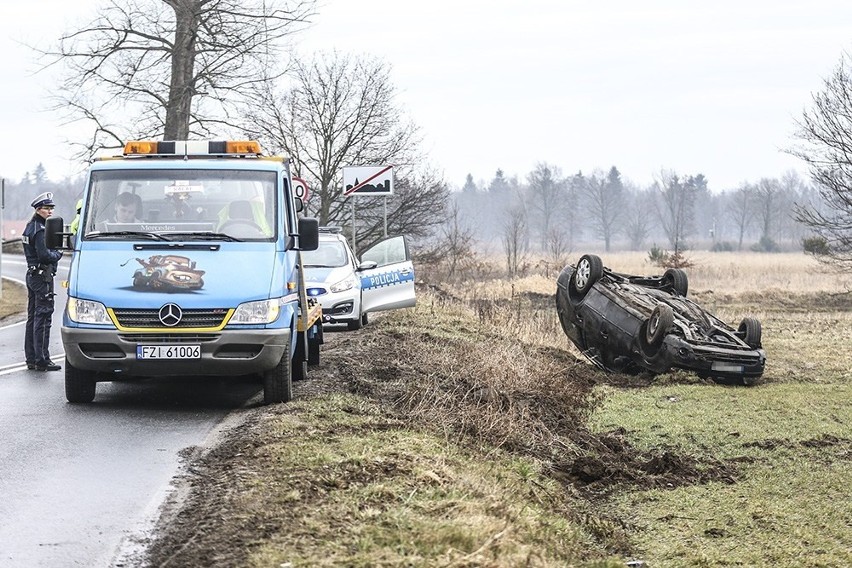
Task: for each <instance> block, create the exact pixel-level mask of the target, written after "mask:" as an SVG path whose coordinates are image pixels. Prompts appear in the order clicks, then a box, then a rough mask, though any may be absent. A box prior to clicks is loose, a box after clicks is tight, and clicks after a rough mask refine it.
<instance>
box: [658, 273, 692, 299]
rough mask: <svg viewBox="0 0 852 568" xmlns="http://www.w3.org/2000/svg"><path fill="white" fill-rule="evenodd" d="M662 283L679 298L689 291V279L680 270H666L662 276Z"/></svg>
mask: <svg viewBox="0 0 852 568" xmlns="http://www.w3.org/2000/svg"><path fill="white" fill-rule="evenodd" d="M663 281H664V282H665V283H667V284H668V285H670V286H671V287H672V290H674V291H675V292H677V293H678V294H680V295H681V296H686V293H687V292H688V291H689V278H688V277H687V276H686V272H684V271H683V270H681V269H680V268H669V269H668V270H666V272H665V274H664V275H663Z"/></svg>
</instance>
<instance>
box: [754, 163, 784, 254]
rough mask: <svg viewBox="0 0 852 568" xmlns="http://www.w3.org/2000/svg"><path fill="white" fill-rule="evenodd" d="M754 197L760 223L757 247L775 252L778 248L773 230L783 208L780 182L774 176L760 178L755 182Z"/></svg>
mask: <svg viewBox="0 0 852 568" xmlns="http://www.w3.org/2000/svg"><path fill="white" fill-rule="evenodd" d="M755 198H756V203H755V205H756V210H755V211H756V216H757V221H758V223H759V224H760V242H759V243H758V244H757V249H759V250H762V251H764V252H775V251H777V250H778V245H777V243H776V242H775V231H776V226H777V224H778V218H779V216H780V215H781V214H782V209H783V208H782V200H783V195H782V191H781V184H780V183H779V182H778V180H777V179H774V178H772V179H770V178H761V179H760V181H759V182H758V183H757V187H756V190H755Z"/></svg>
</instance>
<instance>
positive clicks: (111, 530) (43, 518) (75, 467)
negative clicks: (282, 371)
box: [0, 254, 260, 568]
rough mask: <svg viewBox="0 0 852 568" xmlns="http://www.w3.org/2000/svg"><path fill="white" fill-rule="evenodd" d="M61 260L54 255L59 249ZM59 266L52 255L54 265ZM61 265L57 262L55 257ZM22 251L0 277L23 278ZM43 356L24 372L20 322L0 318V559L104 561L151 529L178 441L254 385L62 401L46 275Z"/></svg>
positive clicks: (199, 437) (144, 387)
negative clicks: (44, 369) (47, 351)
mask: <svg viewBox="0 0 852 568" xmlns="http://www.w3.org/2000/svg"><path fill="white" fill-rule="evenodd" d="M63 260H64V259H63ZM60 266H62V265H60ZM66 266H67V265H66ZM25 269H26V266H25V262H24V259H23V257H22V256H18V255H11V254H4V255H3V257H2V275H3V276H4V277H6V278H13V279H16V280H19V281H23V278H24V272H25ZM66 274H67V268H61V269H60V272H59V274H57V286H56V290H57V297H56V299H57V303H56V312H55V314H54V325H53V330H52V333H51V357H52V359H53V360H54V361H56V362H57V363H61V364H63V370H62V371H58V372H50V373H39V372H35V371H28V370H27V369H26V365H25V364H24V355H23V333H24V322H23V321H21V322H18V323H14V324H10V325H4V326H0V566H3V567H6V568H8V567H15V568H17V567H22V568H23V567H26V568H32V567H41V566H50V567H56V566H86V567H110V566H116V565H117V564H118V563H119V562H120V561H121V559H122V558H123V557H125V556H126V555H127V554H128V551H129V550H136V549H138V544H137V543H138V541H139V540H140V539H141V538H143V537H144V536H145V531H146V530H149V529H150V528H151V523H152V522H153V521H154V520H155V518H156V514H157V512H158V508H159V506H160V505H161V504H162V503H163V501H164V500H165V498H166V496H167V495H168V493H169V491H170V489H171V485H170V483H171V480H172V478H173V477H174V476H175V475H176V474H178V473H179V472H180V467H181V457H180V455H181V450H184V449H185V448H190V447H195V446H203V445H204V444H205V443H209V442H210V441H211V439H212V437H213V436H214V435H215V431H216V427H217V425H219V424H220V423H221V422H222V420H223V419H224V418H225V417H226V416H227V414H228V412H229V411H231V410H233V409H236V408H240V407H242V406H244V405H245V404H246V403H247V402H249V401H251V403H252V404H253V403H254V402H255V400H254V399H253V397H254V396H255V395H256V394H257V393H258V391H259V388H260V384H259V382H255V381H240V380H233V379H227V380H226V379H204V378H195V379H183V380H177V381H175V380H159V381H148V382H145V383H99V384H98V390H97V396H96V398H95V402H94V403H92V404H84V405H72V404H68V403H67V402H66V401H65V385H64V354H63V350H62V342H61V334H60V326H61V312H62V309H63V308H64V306H65V290H64V289H62V288H61V287H60V286H59V285H58V284H59V282H60V281H61V280H62V279H63V278H65V277H66Z"/></svg>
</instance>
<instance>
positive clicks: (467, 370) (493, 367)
mask: <svg viewBox="0 0 852 568" xmlns="http://www.w3.org/2000/svg"><path fill="white" fill-rule="evenodd" d="M346 343H347V350H351V353H352V356H351V357H349V356H347V355H346V354H345V353H343V352H338V353H336V354H335V357H336V358H337V357H340V359H337V362H336V365H337V367H338V370H339V372H340V374H341V377H342V378H343V379H344V381H345V383H346V384H347V385H348V389H349V390H351V391H352V392H356V393H358V394H362V395H365V396H369V397H372V398H378V399H380V400H381V401H382V402H383V404H386V405H388V406H389V407H392V408H393V409H394V410H395V413H397V414H398V415H399V416H405V417H407V419H408V420H410V421H413V422H416V423H418V424H420V425H426V426H427V427H429V428H433V429H437V430H438V431H439V432H441V433H442V434H444V435H445V436H451V437H452V438H454V439H455V440H456V441H458V442H460V443H467V444H473V445H481V444H483V443H485V444H488V445H490V446H494V447H499V448H501V449H503V450H506V451H510V452H516V453H519V454H522V455H527V456H531V457H534V458H536V459H540V460H542V461H543V462H545V463H550V464H551V466H550V467H551V471H552V473H553V475H554V476H555V477H556V478H558V479H560V480H562V481H565V482H568V483H571V484H574V485H576V486H578V487H581V488H583V489H584V490H585V491H587V492H588V493H590V494H606V493H608V492H610V491H612V490H613V489H616V488H617V487H618V486H621V485H624V484H630V485H638V486H640V487H645V488H651V487H657V488H672V487H679V486H683V485H689V484H695V483H706V482H708V481H723V482H733V480H734V476H735V471H734V469H733V466H732V465H730V464H725V463H722V462H719V461H717V460H715V459H713V458H710V457H704V456H692V455H684V454H683V453H682V452H680V451H679V450H677V449H676V448H662V449H659V450H656V451H640V450H638V449H636V448H634V447H633V446H632V445H631V444H630V443H629V442H628V441H627V439H626V433H625V432H624V431H623V430H622V431H619V430H615V431H610V432H604V433H593V432H590V431H589V430H588V429H587V428H586V426H585V424H586V418H587V417H588V415H589V414H590V413H591V411H592V410H593V409H594V407H595V405H596V404H597V398H596V396H595V394H594V391H593V388H594V386H595V385H597V384H601V383H607V384H613V385H616V386H622V387H624V386H626V387H633V388H639V387H642V386H647V385H648V384H650V382H651V381H652V380H653V379H652V377H650V376H648V375H640V376H631V375H617V374H605V373H602V372H600V371H598V370H597V369H594V368H593V367H591V366H590V365H588V364H586V363H585V362H583V361H578V360H577V359H576V358H575V357H574V355H572V354H571V353H569V352H568V351H566V350H564V349H556V348H536V349H529V348H525V347H524V346H522V345H518V344H517V343H516V342H512V341H511V340H508V339H501V338H497V337H495V338H489V341H488V345H487V347H483V346H477V345H476V344H475V343H471V342H470V341H469V340H467V339H464V338H447V337H437V336H435V335H434V334H432V333H431V332H421V333H412V334H406V333H400V332H396V331H394V332H389V331H387V330H385V329H383V328H381V327H373V328H367V329H365V330H364V331H363V333H361V334H359V335H357V336H352V337H348V338H347V342H346ZM673 380H675V381H676V378H675V379H673Z"/></svg>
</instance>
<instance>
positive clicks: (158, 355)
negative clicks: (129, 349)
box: [136, 345, 201, 359]
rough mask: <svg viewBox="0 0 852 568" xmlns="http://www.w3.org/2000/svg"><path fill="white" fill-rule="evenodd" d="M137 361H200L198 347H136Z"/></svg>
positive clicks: (199, 347)
mask: <svg viewBox="0 0 852 568" xmlns="http://www.w3.org/2000/svg"><path fill="white" fill-rule="evenodd" d="M136 358H137V359H201V346H200V345H137V346H136Z"/></svg>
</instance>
